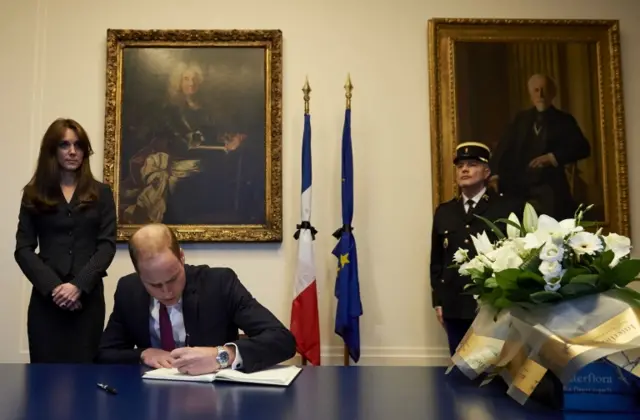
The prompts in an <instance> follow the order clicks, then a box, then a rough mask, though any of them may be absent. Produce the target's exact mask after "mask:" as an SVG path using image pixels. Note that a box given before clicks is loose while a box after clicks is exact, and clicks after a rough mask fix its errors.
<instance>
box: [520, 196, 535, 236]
mask: <svg viewBox="0 0 640 420" xmlns="http://www.w3.org/2000/svg"><path fill="white" fill-rule="evenodd" d="M522 223H523V224H524V230H525V231H526V232H535V231H536V229H538V213H536V209H534V208H533V206H532V205H531V204H529V203H526V204H525V205H524V214H523V216H522Z"/></svg>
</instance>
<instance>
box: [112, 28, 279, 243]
mask: <svg viewBox="0 0 640 420" xmlns="http://www.w3.org/2000/svg"><path fill="white" fill-rule="evenodd" d="M107 36H108V47H107V51H108V63H107V67H108V70H107V79H108V80H107V111H106V120H107V124H106V132H105V135H106V141H105V179H106V180H107V182H109V183H110V184H112V187H113V189H114V192H115V194H116V204H117V208H118V238H119V239H121V240H126V239H128V238H129V237H130V235H131V234H132V232H134V231H135V229H137V228H138V227H139V226H141V225H143V224H146V223H153V222H160V223H165V224H167V225H169V226H170V227H172V228H173V229H174V231H175V232H176V233H177V235H178V237H179V238H180V239H181V240H187V241H280V240H281V225H282V222H281V217H282V210H281V206H282V194H281V176H282V174H281V154H280V150H281V83H282V82H281V78H282V73H281V71H282V70H281V65H282V64H281V41H282V37H281V33H280V31H196V30H194V31H128V30H109V31H108V34H107Z"/></svg>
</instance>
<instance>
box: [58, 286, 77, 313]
mask: <svg viewBox="0 0 640 420" xmlns="http://www.w3.org/2000/svg"><path fill="white" fill-rule="evenodd" d="M51 296H52V297H53V302H54V303H55V304H56V305H58V306H59V307H61V308H62V309H70V310H75V309H79V307H78V305H76V303H79V301H78V298H79V297H80V289H78V288H77V287H76V286H74V285H73V284H71V283H63V284H61V285H59V286H58V287H56V288H55V289H53V292H52V293H51Z"/></svg>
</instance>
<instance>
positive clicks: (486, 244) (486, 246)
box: [471, 231, 493, 254]
mask: <svg viewBox="0 0 640 420" xmlns="http://www.w3.org/2000/svg"><path fill="white" fill-rule="evenodd" d="M471 240H472V241H473V246H474V247H475V248H476V251H477V252H478V254H488V253H490V252H491V251H493V244H492V243H491V241H490V240H489V237H488V236H487V232H485V231H482V233H479V234H477V235H476V236H473V235H471Z"/></svg>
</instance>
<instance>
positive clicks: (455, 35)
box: [429, 19, 629, 235]
mask: <svg viewBox="0 0 640 420" xmlns="http://www.w3.org/2000/svg"><path fill="white" fill-rule="evenodd" d="M429 58H430V64H429V65H430V92H431V149H432V177H433V181H434V184H433V202H434V207H435V206H436V205H437V204H438V203H440V202H443V201H446V200H449V199H451V198H452V197H454V196H455V195H456V193H457V188H456V185H455V172H454V166H453V163H452V162H453V153H454V151H455V147H456V145H457V144H459V143H462V142H469V141H471V142H479V143H483V144H486V145H488V146H489V147H490V149H491V152H492V157H491V161H490V168H491V177H490V182H489V187H490V188H494V189H495V190H497V191H498V192H500V193H503V194H508V195H511V196H516V197H518V198H522V199H524V200H526V201H528V202H529V203H531V204H532V205H533V206H534V207H535V208H536V210H537V211H538V213H539V214H542V213H544V214H548V215H550V216H552V217H554V218H556V219H557V220H561V219H565V218H571V217H573V216H574V214H575V211H576V209H577V208H578V206H579V205H583V206H586V205H593V207H592V209H591V210H590V211H589V212H588V213H587V214H586V216H585V219H587V220H590V221H594V222H597V225H598V226H601V227H602V228H603V230H605V231H610V230H613V231H615V232H616V233H619V234H622V235H629V204H628V185H627V166H626V165H627V163H626V147H625V134H624V112H623V104H622V83H621V77H620V45H619V32H618V22H617V21H583V20H570V21H546V20H494V19H490V20H476V19H434V20H431V21H430V22H429Z"/></svg>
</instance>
